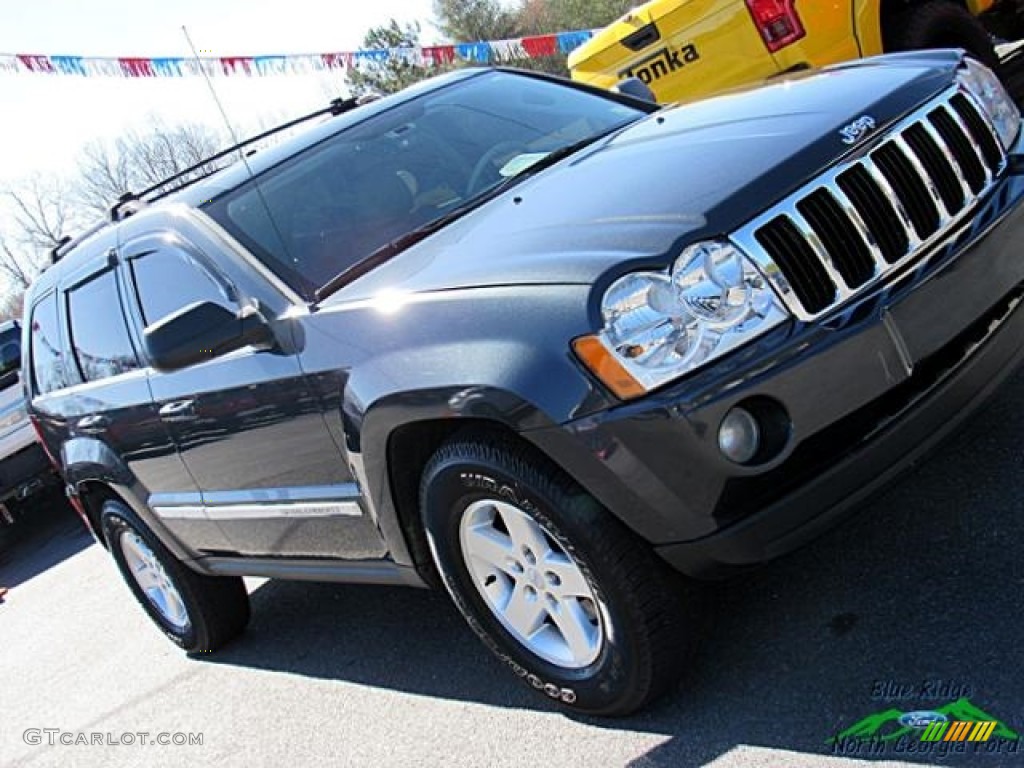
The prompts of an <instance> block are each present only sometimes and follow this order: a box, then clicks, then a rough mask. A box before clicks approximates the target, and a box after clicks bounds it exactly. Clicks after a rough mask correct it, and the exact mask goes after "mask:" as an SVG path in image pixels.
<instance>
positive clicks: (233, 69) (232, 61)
mask: <svg viewBox="0 0 1024 768" xmlns="http://www.w3.org/2000/svg"><path fill="white" fill-rule="evenodd" d="M252 66H253V60H252V57H251V56H221V58H220V67H221V69H222V70H224V74H225V75H234V74H238V73H241V74H244V75H251V74H252Z"/></svg>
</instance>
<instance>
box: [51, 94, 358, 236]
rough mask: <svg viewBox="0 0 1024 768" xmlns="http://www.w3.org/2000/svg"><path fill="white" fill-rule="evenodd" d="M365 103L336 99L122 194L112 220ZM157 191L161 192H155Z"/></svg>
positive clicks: (114, 208) (119, 218) (354, 99)
mask: <svg viewBox="0 0 1024 768" xmlns="http://www.w3.org/2000/svg"><path fill="white" fill-rule="evenodd" d="M364 103H366V102H365V101H364V100H363V99H360V98H355V97H350V98H347V99H342V98H337V99H333V100H332V101H331V103H330V104H328V105H327V106H326V107H324V108H323V109H318V110H316V111H315V112H310V113H309V114H308V115H303V116H302V117H297V118H295V119H294V120H289V121H288V122H286V123H282V124H281V125H279V126H276V127H274V128H271V129H270V130H267V131H263V133H260V134H258V135H256V136H252V137H250V138H248V139H246V140H245V141H240V142H238V143H237V144H233V145H232V146H230V147H228V148H227V149H223V150H221V151H220V152H217V153H216V154H214V155H210V156H209V157H207V158H205V159H203V160H200V161H199V162H198V163H196V164H195V165H191V166H189V167H188V168H186V169H185V170H183V171H179V172H178V173H176V174H174V175H173V176H168V177H167V178H166V179H164V180H163V181H160V182H158V183H156V184H154V185H152V186H150V187H147V188H146V189H144V190H142V191H141V192H125V193H124V194H123V195H121V197H119V198H118V200H117V203H115V204H114V206H113V207H112V208H111V209H110V220H111V221H121V220H122V219H126V218H128V217H129V216H131V215H132V214H133V213H136V212H138V211H139V210H140V209H141V208H143V207H144V206H145V205H146V203H147V202H151V201H153V200H159V199H160V198H162V197H166V196H167V195H170V194H172V193H174V192H178V191H180V190H182V189H185V188H186V187H189V186H191V185H192V184H195V183H196V182H198V181H201V180H203V179H205V178H206V177H207V176H210V175H212V174H214V173H216V172H217V171H219V170H220V167H215V168H211V167H209V166H210V164H211V163H214V162H216V161H217V160H220V159H221V158H223V157H227V156H228V155H230V154H232V153H234V152H239V151H240V150H242V149H243V148H245V147H248V146H249V145H251V144H255V143H256V142H258V141H262V140H263V139H265V138H267V137H268V136H273V135H274V134H275V133H280V132H281V131H287V130H288V129H289V128H294V127H295V126H296V125H299V124H301V123H304V122H306V121H308V120H313V119H314V118H317V117H322V116H324V115H332V116H333V115H341V114H344V113H345V112H349V111H350V110H352V109H355V108H356V107H358V106H360V105H362V104H364ZM246 154H249V153H246ZM196 171H203V173H200V174H198V175H196V176H193V177H192V178H190V179H185V181H184V182H183V183H181V184H178V185H177V186H173V187H171V188H169V189H166V187H167V185H168V184H171V183H172V182H175V181H177V180H179V179H183V178H185V177H187V176H189V175H191V174H194V173H196ZM157 192H158V193H159V194H154V193H157ZM58 247H59V246H58ZM55 250H56V249H55Z"/></svg>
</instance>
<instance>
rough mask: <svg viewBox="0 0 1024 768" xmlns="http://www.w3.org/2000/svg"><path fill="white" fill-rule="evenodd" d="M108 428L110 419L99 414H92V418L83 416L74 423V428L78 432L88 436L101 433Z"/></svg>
mask: <svg viewBox="0 0 1024 768" xmlns="http://www.w3.org/2000/svg"><path fill="white" fill-rule="evenodd" d="M109 426H110V419H108V418H107V417H106V416H104V415H103V414H101V413H97V414H93V415H92V416H83V417H82V418H81V419H79V420H78V421H77V422H75V427H76V428H77V429H78V431H79V432H85V433H88V434H95V433H97V432H103V431H104V430H106V428H107V427H109Z"/></svg>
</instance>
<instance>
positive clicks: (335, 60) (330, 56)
mask: <svg viewBox="0 0 1024 768" xmlns="http://www.w3.org/2000/svg"><path fill="white" fill-rule="evenodd" d="M321 58H322V59H323V61H324V66H325V67H327V69H346V68H348V67H349V66H350V65H351V63H352V54H351V53H325V54H322V55H321Z"/></svg>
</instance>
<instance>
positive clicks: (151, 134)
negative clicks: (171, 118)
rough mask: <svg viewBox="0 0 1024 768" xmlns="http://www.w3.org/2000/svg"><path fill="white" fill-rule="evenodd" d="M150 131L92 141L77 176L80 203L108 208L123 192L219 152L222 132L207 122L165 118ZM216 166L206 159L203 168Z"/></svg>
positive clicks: (102, 210) (154, 121) (100, 210)
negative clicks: (176, 121) (169, 123)
mask: <svg viewBox="0 0 1024 768" xmlns="http://www.w3.org/2000/svg"><path fill="white" fill-rule="evenodd" d="M149 122H150V124H151V125H152V126H153V127H152V128H150V129H149V130H147V131H145V132H139V131H129V132H128V133H125V134H124V135H122V136H120V137H118V138H117V139H114V140H113V141H103V140H95V141H91V142H89V143H87V144H86V145H85V146H84V147H83V148H82V151H81V154H80V155H79V158H78V175H77V177H76V179H75V181H74V186H75V196H76V198H77V201H78V203H79V204H80V205H81V206H82V207H84V208H87V209H89V210H92V211H95V212H98V213H101V214H105V213H106V212H107V211H109V210H110V207H111V206H112V205H113V204H114V203H115V202H116V201H117V199H118V198H119V197H121V195H123V194H125V193H126V192H140V191H142V190H143V189H146V188H148V187H152V186H155V185H157V184H159V183H160V182H161V181H164V180H165V179H167V178H168V177H170V176H173V175H174V174H177V173H180V172H181V171H184V170H185V169H186V168H189V167H191V166H193V165H197V164H200V163H202V162H203V160H205V159H206V158H208V157H210V156H211V155H213V154H214V153H216V151H217V149H218V147H219V146H220V145H221V143H222V142H221V138H220V136H219V135H218V134H217V133H215V132H214V131H212V130H210V129H209V128H207V127H206V126H203V125H197V124H182V125H176V126H171V127H168V126H167V125H165V124H163V123H162V122H161V121H160V120H159V119H151V120H150V121H149ZM211 169H212V166H208V165H205V164H204V165H203V166H202V168H201V172H206V171H209V170H211Z"/></svg>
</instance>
